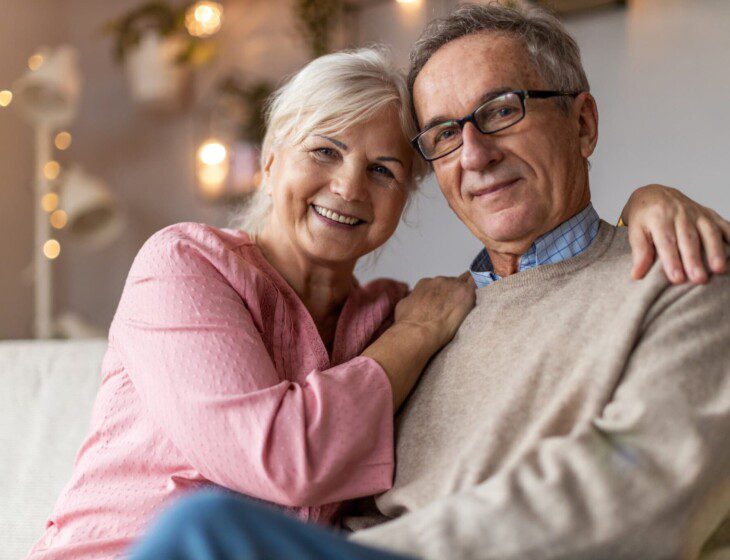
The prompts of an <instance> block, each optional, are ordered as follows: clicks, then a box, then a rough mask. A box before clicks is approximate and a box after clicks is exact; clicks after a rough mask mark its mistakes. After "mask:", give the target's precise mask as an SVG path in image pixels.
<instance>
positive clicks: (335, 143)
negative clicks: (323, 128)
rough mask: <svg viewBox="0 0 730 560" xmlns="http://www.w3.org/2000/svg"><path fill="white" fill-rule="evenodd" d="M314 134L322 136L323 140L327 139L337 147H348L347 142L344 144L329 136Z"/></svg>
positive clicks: (345, 148)
mask: <svg viewBox="0 0 730 560" xmlns="http://www.w3.org/2000/svg"><path fill="white" fill-rule="evenodd" d="M315 136H319V137H320V138H324V139H325V140H329V141H330V142H332V143H333V144H334V145H335V146H337V147H338V148H340V149H342V150H347V149H348V148H347V144H345V143H344V142H340V141H339V140H335V139H334V138H330V137H329V136H324V135H322V134H315Z"/></svg>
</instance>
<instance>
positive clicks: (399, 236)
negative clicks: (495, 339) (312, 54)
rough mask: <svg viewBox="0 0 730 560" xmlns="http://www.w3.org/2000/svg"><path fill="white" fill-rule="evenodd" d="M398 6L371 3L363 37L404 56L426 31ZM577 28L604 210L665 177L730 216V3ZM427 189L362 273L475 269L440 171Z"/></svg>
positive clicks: (663, 3)
mask: <svg viewBox="0 0 730 560" xmlns="http://www.w3.org/2000/svg"><path fill="white" fill-rule="evenodd" d="M444 4H445V3H444V2H428V1H426V2H424V4H423V5H422V10H423V11H424V12H425V13H426V14H427V15H428V16H432V15H433V14H436V13H439V12H441V11H443V9H444ZM446 4H448V3H446ZM399 9H400V8H399V7H398V6H397V5H390V4H386V5H381V6H378V7H377V8H372V9H370V10H367V11H366V13H364V15H363V22H362V28H361V39H363V40H364V41H382V42H386V43H389V44H391V45H393V48H394V49H395V50H396V51H397V56H398V59H399V60H401V61H403V62H404V61H405V60H406V55H405V53H404V52H403V51H404V49H405V48H407V45H408V44H409V42H410V41H412V40H413V39H414V38H415V37H414V34H413V33H411V32H410V31H409V32H408V33H407V35H406V34H401V33H399V32H398V31H397V28H396V27H395V24H394V22H395V21H396V20H397V19H398V18H402V17H403V14H402V13H400V12H399ZM411 17H413V18H414V19H415V18H416V16H414V15H411ZM566 25H567V27H568V30H569V31H570V32H571V33H572V34H573V35H574V37H575V38H576V40H577V41H578V44H579V45H580V47H581V50H582V54H583V61H584V65H585V68H586V72H587V74H588V79H589V80H590V82H591V88H592V91H593V93H594V95H595V96H596V99H597V101H598V109H599V115H600V127H599V143H598V148H597V150H596V153H595V154H594V156H593V157H592V158H591V161H592V164H593V167H592V170H591V190H592V193H593V201H594V204H595V206H596V208H597V210H598V212H599V214H601V216H602V217H603V218H604V219H606V220H608V221H610V222H615V220H616V219H617V218H618V215H619V213H620V211H621V208H622V207H623V205H624V203H625V201H626V200H627V199H628V196H629V194H630V193H631V191H632V190H633V189H634V188H635V187H637V186H640V185H643V184H646V183H650V182H659V183H664V184H669V185H672V186H677V187H680V188H681V189H682V190H683V191H684V192H686V193H687V194H688V195H689V196H691V197H692V198H694V199H696V200H698V201H700V202H702V203H703V204H706V205H708V206H711V207H712V208H715V209H716V210H717V211H719V212H720V213H721V214H723V215H724V216H726V217H730V140H728V137H729V135H730V62H728V60H729V59H728V53H730V1H727V0H633V1H632V2H630V4H629V7H628V8H627V9H618V10H615V9H610V10H602V11H598V12H594V13H591V14H588V15H583V16H579V17H573V18H569V19H567V20H566ZM381 29H382V30H385V31H384V33H381V31H380V30H381ZM394 29H396V30H395V31H394ZM423 191H424V193H423V196H419V197H418V199H417V200H416V201H415V202H416V205H415V207H414V211H413V212H411V214H410V220H411V221H413V222H415V226H414V227H408V226H405V227H404V226H403V225H401V227H400V228H399V229H398V231H397V233H396V238H395V239H394V240H392V241H391V242H390V243H389V245H388V246H386V248H384V249H383V251H382V254H381V256H380V257H379V259H378V260H377V261H376V262H374V263H370V265H369V266H367V267H364V268H363V269H362V272H361V274H360V276H361V278H362V279H367V278H374V277H378V276H390V277H396V278H401V279H403V280H405V281H407V282H410V283H413V282H415V281H416V280H417V279H418V278H420V277H421V276H424V275H436V274H456V273H459V272H460V271H463V270H465V269H466V267H467V266H468V264H469V262H470V260H471V258H472V257H473V255H474V254H475V253H476V251H477V250H478V249H479V244H478V243H477V242H476V241H475V240H474V239H473V238H472V237H471V235H470V234H469V232H468V231H467V230H466V228H464V226H462V225H461V224H460V223H459V222H458V221H457V220H456V219H455V218H454V217H453V215H452V214H451V212H450V210H449V209H448V207H447V206H446V204H445V203H444V201H443V200H442V198H441V195H440V193H439V192H438V188H437V186H436V185H435V184H434V180H433V179H431V180H429V181H428V182H427V183H426V184H425V185H424V188H423Z"/></svg>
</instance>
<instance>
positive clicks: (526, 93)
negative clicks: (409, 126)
mask: <svg viewBox="0 0 730 560" xmlns="http://www.w3.org/2000/svg"><path fill="white" fill-rule="evenodd" d="M509 94H514V95H516V96H517V97H518V98H519V100H520V105H521V106H522V115H521V116H520V118H519V119H517V120H516V121H515V122H513V123H510V124H508V125H507V126H503V127H501V128H498V129H496V130H488V131H485V130H482V129H481V128H480V127H479V124H477V120H476V114H477V112H478V111H479V109H481V108H482V107H484V106H485V105H488V104H489V103H492V102H493V101H494V100H495V99H499V98H500V97H502V96H505V95H509ZM577 95H580V92H575V93H573V92H566V91H553V90H541V89H517V90H514V91H505V92H503V93H500V94H499V95H496V96H495V97H493V98H492V99H489V100H487V101H485V102H484V103H482V104H481V105H479V107H477V108H476V109H474V110H473V111H472V112H471V113H470V114H468V115H467V116H465V117H464V118H461V119H456V120H447V121H443V122H440V123H436V124H434V125H432V126H429V127H428V128H427V129H426V130H423V131H421V132H419V133H418V134H416V136H414V137H413V139H411V146H413V147H414V148H415V150H416V151H417V152H418V154H419V155H420V156H421V157H422V158H423V159H425V160H426V161H429V162H430V161H435V160H437V159H439V158H442V157H446V156H448V155H449V154H452V153H454V152H455V151H456V150H458V149H459V148H461V146H462V145H463V144H464V141H463V140H462V141H461V143H460V144H459V145H457V146H454V148H453V149H451V150H449V151H448V152H446V153H444V154H440V155H438V156H436V157H434V158H428V157H426V155H425V154H424V153H423V151H422V150H421V146H420V144H419V143H418V141H419V139H420V138H421V137H422V136H423V135H424V134H426V133H427V132H429V131H430V130H431V129H433V128H434V127H437V126H442V125H443V124H444V123H452V122H453V123H456V124H458V125H459V129H460V130H461V131H462V132H463V130H464V125H466V123H472V124H473V125H474V128H476V129H477V130H478V131H479V132H481V133H482V134H494V133H495V132H500V131H502V130H504V129H506V128H509V127H510V126H514V125H516V124H517V123H518V122H520V121H521V120H522V119H524V118H525V115H526V114H527V107H526V106H525V100H526V99H530V98H534V99H547V98H550V97H562V96H570V97H576V96H577Z"/></svg>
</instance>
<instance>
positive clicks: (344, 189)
mask: <svg viewBox="0 0 730 560" xmlns="http://www.w3.org/2000/svg"><path fill="white" fill-rule="evenodd" d="M330 190H331V191H332V192H333V193H335V194H337V195H339V196H340V197H341V198H342V199H343V200H346V201H348V202H351V201H362V200H364V199H365V198H366V196H367V185H366V176H365V173H364V172H363V171H362V170H360V169H357V168H356V167H355V166H350V167H345V168H342V169H341V170H340V172H339V173H337V175H336V176H335V177H333V178H332V182H331V183H330Z"/></svg>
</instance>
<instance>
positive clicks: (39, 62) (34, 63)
mask: <svg viewBox="0 0 730 560" xmlns="http://www.w3.org/2000/svg"><path fill="white" fill-rule="evenodd" d="M43 61H44V58H43V55H42V54H40V53H36V54H34V55H33V56H31V57H30V58H29V59H28V68H30V69H31V70H38V68H40V67H41V66H43Z"/></svg>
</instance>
